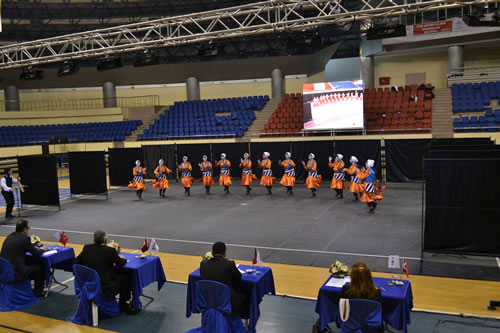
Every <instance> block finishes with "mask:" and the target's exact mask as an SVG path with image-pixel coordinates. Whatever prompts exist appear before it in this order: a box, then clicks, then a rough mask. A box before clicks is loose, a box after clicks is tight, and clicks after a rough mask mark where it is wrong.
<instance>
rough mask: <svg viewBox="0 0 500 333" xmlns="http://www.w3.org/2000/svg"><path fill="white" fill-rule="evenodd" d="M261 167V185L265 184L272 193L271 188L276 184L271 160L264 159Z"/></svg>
mask: <svg viewBox="0 0 500 333" xmlns="http://www.w3.org/2000/svg"><path fill="white" fill-rule="evenodd" d="M259 168H261V169H262V178H261V179H260V185H262V186H265V187H266V188H267V190H268V192H269V194H272V192H271V188H272V187H273V184H274V177H273V170H271V160H270V159H269V158H266V159H264V160H263V161H262V162H260V165H259Z"/></svg>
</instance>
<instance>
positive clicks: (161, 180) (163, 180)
mask: <svg viewBox="0 0 500 333" xmlns="http://www.w3.org/2000/svg"><path fill="white" fill-rule="evenodd" d="M164 164H165V162H164V161H163V159H160V160H159V161H158V167H156V169H155V175H156V180H153V187H154V188H157V189H159V190H160V197H163V198H165V191H166V190H167V188H170V183H169V182H168V179H167V175H168V174H170V173H172V170H170V169H169V168H167V167H166V166H165V165H164Z"/></svg>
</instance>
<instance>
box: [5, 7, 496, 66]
mask: <svg viewBox="0 0 500 333" xmlns="http://www.w3.org/2000/svg"><path fill="white" fill-rule="evenodd" d="M499 1H500V0H462V1H450V0H430V1H425V0H359V1H354V0H333V1H324V0H323V1H321V0H294V1H293V0H292V1H286V0H282V1H279V0H278V1H276V0H273V1H263V2H257V3H253V4H248V5H242V6H239V7H230V8H225V9H219V10H212V11H206V12H201V13H193V14H187V15H180V16H175V17H168V18H162V19H157V20H152V21H147V22H139V23H133V24H127V25H121V26H116V27H113V28H107V29H99V30H92V31H87V32H80V33H75V34H69V35H63V36H59V37H53V38H47V39H41V40H35V41H30V42H23V43H17V44H12V45H7V46H3V47H0V69H7V68H17V67H23V66H28V65H38V64H47V63H53V62H60V61H64V60H69V59H81V58H93V57H103V56H107V55H110V56H111V55H114V54H117V53H123V52H134V51H139V50H146V49H149V48H156V47H171V46H181V45H185V44H188V43H200V42H209V41H217V40H218V39H222V38H239V37H244V36H249V35H258V34H272V33H281V32H286V31H299V32H300V31H308V30H310V29H314V28H315V27H317V26H320V25H326V24H339V23H344V22H350V21H369V20H373V19H378V18H382V17H395V16H402V15H411V14H417V13H421V12H427V11H437V10H445V9H450V8H458V7H466V6H477V5H485V6H487V5H488V4H490V3H496V2H499ZM353 4H354V6H353ZM353 7H354V8H355V9H354V10H353V9H352V8H353Z"/></svg>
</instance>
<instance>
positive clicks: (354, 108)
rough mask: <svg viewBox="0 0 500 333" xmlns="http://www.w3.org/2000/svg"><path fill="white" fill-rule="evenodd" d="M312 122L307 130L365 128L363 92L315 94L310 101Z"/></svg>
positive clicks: (307, 124)
mask: <svg viewBox="0 0 500 333" xmlns="http://www.w3.org/2000/svg"><path fill="white" fill-rule="evenodd" d="M309 103H310V109H311V116H312V120H311V121H309V122H307V123H305V124H304V128H305V129H332V128H333V129H342V128H362V127H363V92H362V91H361V90H351V91H342V92H334V93H331V92H330V93H322V94H315V95H314V97H313V99H312V100H311V101H309Z"/></svg>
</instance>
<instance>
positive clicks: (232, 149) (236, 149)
mask: <svg viewBox="0 0 500 333" xmlns="http://www.w3.org/2000/svg"><path fill="white" fill-rule="evenodd" d="M248 148H249V147H248V143H246V142H241V143H240V142H239V143H213V144H212V155H213V159H214V160H215V161H218V160H219V159H220V154H221V153H225V154H226V156H227V157H226V158H227V159H228V160H229V162H231V168H230V170H231V176H232V177H236V178H240V177H241V169H240V159H241V158H243V154H244V153H249V149H248ZM214 167H215V165H214ZM214 174H219V170H218V171H217V172H216V173H214Z"/></svg>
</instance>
